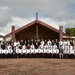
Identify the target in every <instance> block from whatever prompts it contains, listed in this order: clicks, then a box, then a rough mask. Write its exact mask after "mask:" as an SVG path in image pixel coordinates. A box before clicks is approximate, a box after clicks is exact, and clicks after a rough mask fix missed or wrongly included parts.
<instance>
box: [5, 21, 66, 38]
mask: <svg viewBox="0 0 75 75" xmlns="http://www.w3.org/2000/svg"><path fill="white" fill-rule="evenodd" d="M35 23H39V24H40V25H42V26H45V27H47V28H49V29H51V30H53V31H55V32H57V33H59V30H57V29H56V28H54V27H52V26H50V25H48V24H46V23H44V22H42V21H40V20H34V21H32V22H30V23H28V24H27V25H24V26H23V27H21V28H19V29H17V30H15V31H14V32H15V33H18V32H20V31H21V30H23V29H25V28H27V27H29V26H32V25H33V24H35ZM11 34H12V32H10V33H9V34H7V35H5V36H4V37H7V36H9V35H11ZM63 34H65V33H63Z"/></svg>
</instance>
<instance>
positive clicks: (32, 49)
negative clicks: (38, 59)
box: [30, 43, 35, 57]
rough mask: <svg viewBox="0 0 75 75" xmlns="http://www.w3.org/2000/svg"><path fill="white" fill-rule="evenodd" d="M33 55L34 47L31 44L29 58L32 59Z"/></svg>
mask: <svg viewBox="0 0 75 75" xmlns="http://www.w3.org/2000/svg"><path fill="white" fill-rule="evenodd" d="M34 54H35V46H34V44H33V43H32V44H31V46H30V56H31V57H34Z"/></svg>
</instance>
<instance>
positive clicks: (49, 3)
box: [0, 0, 75, 33]
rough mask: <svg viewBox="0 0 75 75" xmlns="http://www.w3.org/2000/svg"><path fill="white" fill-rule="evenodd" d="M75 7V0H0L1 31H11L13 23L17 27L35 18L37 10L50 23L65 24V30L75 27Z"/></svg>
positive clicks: (43, 19)
mask: <svg viewBox="0 0 75 75" xmlns="http://www.w3.org/2000/svg"><path fill="white" fill-rule="evenodd" d="M74 9H75V0H68V1H67V0H12V1H11V0H0V32H4V33H7V32H10V31H11V25H12V24H15V25H16V27H17V28H18V27H20V26H23V25H25V24H26V23H28V22H30V21H32V20H31V19H32V18H33V19H35V13H36V12H38V13H39V19H40V20H42V21H43V22H46V23H48V24H50V25H53V26H57V27H58V26H59V25H63V26H64V30H65V28H66V27H75V22H74V21H75V10H74ZM6 28H8V30H5V29H6ZM9 28H10V29H9ZM3 30H4V31H3Z"/></svg>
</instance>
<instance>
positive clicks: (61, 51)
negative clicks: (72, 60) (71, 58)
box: [59, 45, 63, 58]
mask: <svg viewBox="0 0 75 75" xmlns="http://www.w3.org/2000/svg"><path fill="white" fill-rule="evenodd" d="M59 57H60V58H63V48H62V45H61V46H60V48H59Z"/></svg>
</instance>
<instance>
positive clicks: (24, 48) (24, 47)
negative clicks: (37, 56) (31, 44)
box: [22, 45, 27, 54]
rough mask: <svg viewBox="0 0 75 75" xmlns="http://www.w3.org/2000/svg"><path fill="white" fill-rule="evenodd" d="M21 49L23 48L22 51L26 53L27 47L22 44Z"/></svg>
mask: <svg viewBox="0 0 75 75" xmlns="http://www.w3.org/2000/svg"><path fill="white" fill-rule="evenodd" d="M22 50H23V53H25V54H26V53H27V48H26V46H25V45H23V47H22Z"/></svg>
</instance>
